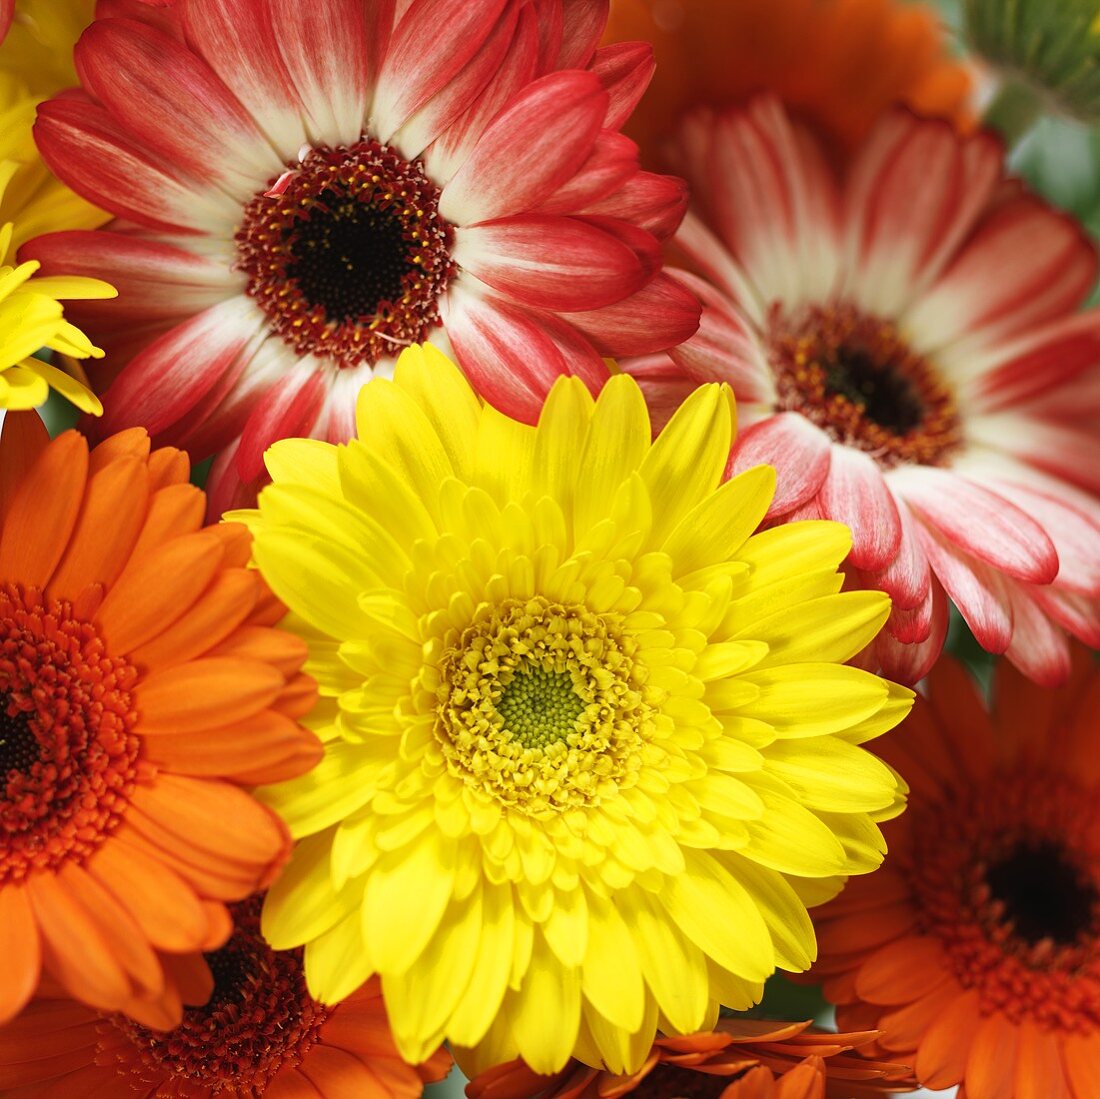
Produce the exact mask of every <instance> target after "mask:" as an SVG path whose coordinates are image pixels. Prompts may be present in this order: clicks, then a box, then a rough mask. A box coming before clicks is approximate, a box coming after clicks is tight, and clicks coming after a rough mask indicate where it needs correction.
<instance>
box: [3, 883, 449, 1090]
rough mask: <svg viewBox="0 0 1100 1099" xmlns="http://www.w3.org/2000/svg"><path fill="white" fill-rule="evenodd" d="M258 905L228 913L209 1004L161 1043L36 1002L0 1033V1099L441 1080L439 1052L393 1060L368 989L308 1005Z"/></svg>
mask: <svg viewBox="0 0 1100 1099" xmlns="http://www.w3.org/2000/svg"><path fill="white" fill-rule="evenodd" d="M260 903H261V897H260V896H255V897H251V898H249V899H248V900H246V901H243V902H241V903H240V904H236V905H233V906H232V909H231V911H232V915H233V920H234V924H235V927H234V931H233V934H232V936H231V937H230V939H229V941H228V942H227V943H226V944H225V945H224V946H223V947H222V948H221V949H220V950H217V951H214V952H213V953H211V954H208V955H207V961H208V963H209V966H210V969H211V970H212V972H213V974H214V991H213V993H212V994H211V996H210V999H209V1001H208V1002H207V1003H206V1004H205V1005H203V1006H202V1007H192V1008H188V1009H187V1011H185V1012H184V1015H183V1021H182V1023H181V1024H180V1025H179V1026H178V1027H176V1028H174V1029H173V1030H170V1031H168V1032H167V1033H165V1032H161V1031H157V1030H150V1029H149V1028H147V1027H144V1026H142V1025H141V1024H140V1023H135V1022H134V1021H133V1020H131V1019H128V1018H127V1017H126V1016H124V1015H118V1014H110V1015H108V1014H103V1013H100V1012H97V1011H94V1010H92V1009H91V1008H88V1007H85V1006H83V1005H82V1004H77V1003H74V1002H72V1001H70V1000H62V999H55V998H53V997H52V996H42V997H40V998H38V999H36V1000H34V1001H33V1002H32V1003H31V1004H30V1005H29V1007H28V1008H27V1009H26V1011H25V1012H24V1014H23V1015H21V1016H20V1017H19V1018H18V1019H16V1020H15V1021H14V1022H12V1023H10V1024H9V1025H8V1026H7V1027H3V1028H0V1091H2V1093H3V1095H4V1096H6V1097H8V1099H24V1097H26V1099H30V1097H31V1096H38V1097H40V1096H44V1095H56V1096H62V1095H102V1096H111V1097H112V1099H127V1097H128V1096H133V1097H135V1099H138V1097H141V1099H146V1097H148V1096H150V1095H158V1096H160V1095H164V1096H168V1095H171V1096H175V1097H176V1099H253V1097H258V1096H269V1097H274V1099H318V1097H320V1099H343V1097H345V1096H351V1095H354V1096H356V1097H357V1099H417V1097H418V1096H419V1095H420V1093H421V1092H422V1090H423V1087H424V1084H425V1083H426V1082H428V1081H431V1080H438V1079H440V1078H441V1077H443V1076H445V1075H446V1074H447V1071H448V1070H449V1068H450V1067H451V1058H450V1055H449V1054H448V1053H447V1052H446V1051H445V1050H439V1051H438V1052H437V1053H436V1054H434V1055H433V1056H432V1057H431V1058H429V1059H428V1061H426V1062H425V1063H424V1064H423V1065H417V1066H413V1065H407V1064H405V1062H404V1061H402V1060H401V1058H400V1056H399V1055H398V1052H397V1048H396V1046H395V1045H394V1043H393V1039H392V1037H391V1036H390V1031H389V1026H388V1024H387V1022H386V1013H385V1007H384V1005H383V1003H382V990H381V988H380V986H379V983H378V981H377V980H375V981H370V982H368V983H367V984H365V985H363V987H362V988H360V989H358V990H357V991H356V992H354V993H352V995H350V996H348V997H347V998H346V999H345V1000H343V1001H341V1002H340V1003H339V1004H337V1005H335V1006H332V1007H325V1006H322V1005H321V1004H319V1003H317V1002H316V1001H314V1000H312V999H311V998H310V996H309V993H308V991H307V990H306V981H305V974H304V973H303V971H302V951H301V949H298V950H280V951H276V950H272V949H271V947H270V946H268V945H267V943H266V942H264V939H263V937H262V935H261V934H260ZM28 1041H30V1045H28Z"/></svg>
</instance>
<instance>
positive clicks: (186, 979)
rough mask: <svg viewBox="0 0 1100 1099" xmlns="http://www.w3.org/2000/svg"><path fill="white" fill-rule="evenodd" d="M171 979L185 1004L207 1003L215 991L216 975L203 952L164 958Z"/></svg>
mask: <svg viewBox="0 0 1100 1099" xmlns="http://www.w3.org/2000/svg"><path fill="white" fill-rule="evenodd" d="M164 967H165V969H167V970H168V975H169V979H170V980H171V982H172V984H173V985H174V986H175V987H176V988H177V989H178V990H179V994H180V996H181V997H182V999H183V1002H184V1003H185V1004H205V1003H206V1001H207V1000H209V999H210V995H211V993H212V992H213V991H214V976H213V974H212V973H211V972H210V967H209V966H208V965H207V964H206V959H205V958H204V957H203V956H202V955H201V954H173V955H171V956H170V957H167V958H165V959H164Z"/></svg>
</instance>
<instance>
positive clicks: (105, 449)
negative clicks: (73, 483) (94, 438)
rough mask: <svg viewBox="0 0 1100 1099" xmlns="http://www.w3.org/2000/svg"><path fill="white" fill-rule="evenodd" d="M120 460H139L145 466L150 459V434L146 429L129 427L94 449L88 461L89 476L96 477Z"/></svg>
mask: <svg viewBox="0 0 1100 1099" xmlns="http://www.w3.org/2000/svg"><path fill="white" fill-rule="evenodd" d="M120 458H137V459H138V461H140V462H141V464H142V465H145V463H146V461H147V460H148V458H149V432H148V431H146V430H145V428H143V427H128V428H126V429H125V430H123V431H119V432H117V433H116V434H114V435H111V436H109V437H108V438H106V439H104V440H103V442H102V443H100V444H99V445H98V446H97V447H94V448H93V450H92V453H91V456H90V458H89V461H88V476H89V477H94V476H95V474H96V473H98V472H99V471H100V470H101V469H105V468H106V467H107V466H108V465H110V464H111V463H112V462H117V461H118V460H119V459H120Z"/></svg>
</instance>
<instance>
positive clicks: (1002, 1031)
mask: <svg viewBox="0 0 1100 1099" xmlns="http://www.w3.org/2000/svg"><path fill="white" fill-rule="evenodd" d="M1016 1033H1017V1032H1016V1027H1015V1026H1013V1024H1012V1023H1010V1022H1009V1021H1008V1020H1007V1019H1006V1018H1005V1017H1004V1016H1003V1015H990V1016H989V1017H988V1018H986V1019H985V1020H984V1021H983V1022H982V1025H981V1026H980V1027H979V1028H978V1033H977V1034H976V1035H975V1036H974V1044H973V1046H972V1047H971V1049H970V1060H968V1061H967V1062H966V1094H967V1096H968V1099H1005V1096H1006V1095H1012V1094H1013V1093H1014V1088H1015V1080H1016V1052H1017V1042H1016Z"/></svg>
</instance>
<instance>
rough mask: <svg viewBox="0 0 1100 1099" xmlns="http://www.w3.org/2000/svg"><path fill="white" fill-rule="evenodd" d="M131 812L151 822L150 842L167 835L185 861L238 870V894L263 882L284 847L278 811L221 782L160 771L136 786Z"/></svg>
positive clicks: (141, 823)
mask: <svg viewBox="0 0 1100 1099" xmlns="http://www.w3.org/2000/svg"><path fill="white" fill-rule="evenodd" d="M131 813H136V815H135V816H134V819H133V821H132V823H133V825H134V827H139V828H141V829H142V830H146V829H147V824H146V822H149V823H151V824H152V825H153V826H154V828H153V829H151V830H149V832H150V833H151V835H152V836H154V837H155V838H154V842H156V843H158V844H160V843H162V842H163V841H164V840H167V842H168V843H169V844H170V845H171V847H172V848H173V849H175V850H177V851H178V852H179V853H180V854H181V856H182V857H183V858H185V859H187V860H188V861H189V862H193V863H195V864H196V865H197V866H199V867H202V866H207V865H211V864H212V865H213V866H214V867H215V868H216V869H217V870H220V871H222V872H224V873H226V874H229V873H236V874H238V875H240V877H241V880H242V884H243V885H244V887H245V888H244V892H243V893H242V894H241V895H242V896H246V895H247V894H248V893H251V892H254V891H256V890H257V889H260V888H262V887H263V886H264V885H266V884H267V882H268V879H269V878H270V876H271V874H272V872H273V871H274V870H275V869H276V868H277V867H278V866H279V865H280V864H281V862H282V860H283V858H284V857H285V855H286V853H287V851H288V849H289V837H288V834H287V832H286V828H285V826H284V825H283V824H282V822H281V821H280V820H279V819H278V817H276V816H275V814H274V813H272V812H271V811H270V810H269V809H266V808H264V806H262V805H260V804H259V802H257V801H255V800H253V798H252V797H251V796H250V795H248V794H246V793H245V792H244V791H243V790H241V789H238V788H237V787H236V786H231V785H229V783H226V782H212V781H209V780H205V779H196V778H186V777H183V776H180V775H161V776H160V777H159V778H158V779H157V782H156V784H155V785H154V786H152V787H144V788H141V789H139V790H137V791H135V794H134V798H133V801H132V802H131ZM127 816H128V818H129V816H130V814H127ZM184 876H185V877H186V875H184ZM214 899H216V900H221V899H223V898H221V897H216V898H214Z"/></svg>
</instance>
